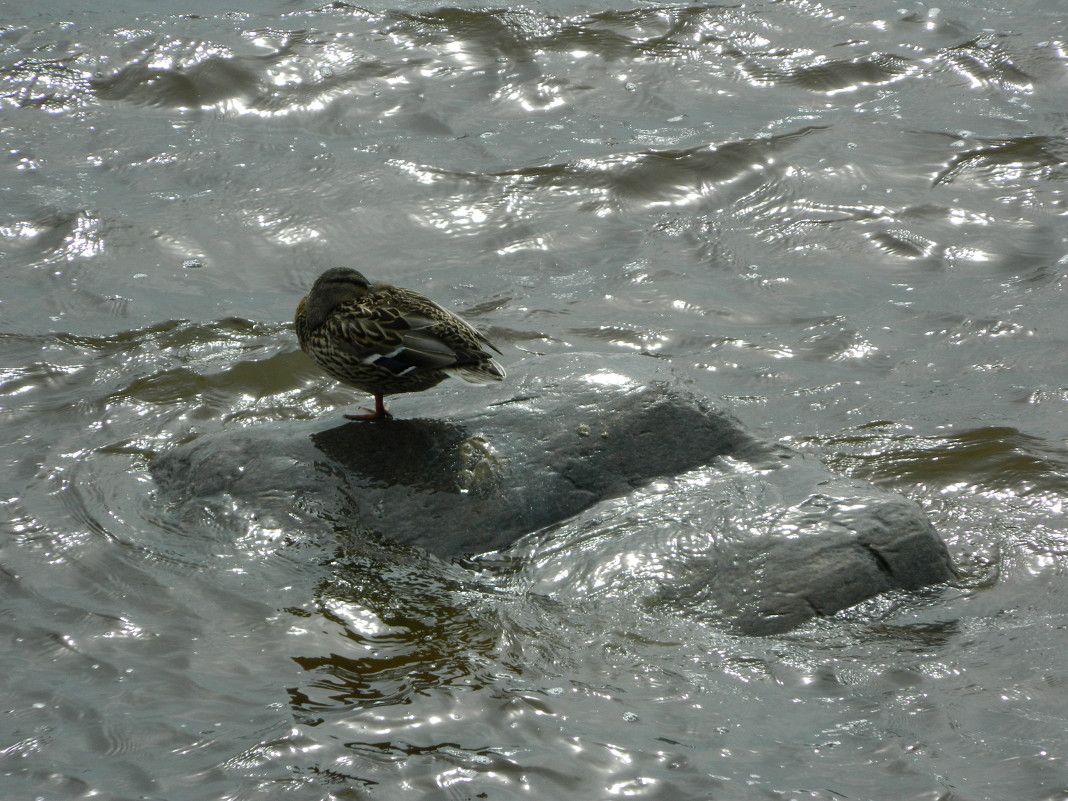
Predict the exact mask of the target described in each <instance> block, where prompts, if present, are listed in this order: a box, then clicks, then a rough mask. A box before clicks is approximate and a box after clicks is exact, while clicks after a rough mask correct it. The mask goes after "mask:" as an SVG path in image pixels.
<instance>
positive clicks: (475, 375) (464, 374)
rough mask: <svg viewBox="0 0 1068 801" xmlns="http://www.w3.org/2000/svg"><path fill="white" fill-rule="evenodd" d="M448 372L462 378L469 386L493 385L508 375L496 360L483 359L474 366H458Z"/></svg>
mask: <svg viewBox="0 0 1068 801" xmlns="http://www.w3.org/2000/svg"><path fill="white" fill-rule="evenodd" d="M446 372H448V373H450V374H451V375H454V376H456V377H457V378H462V379H463V380H464V381H466V382H467V383H469V384H492V383H493V382H494V381H502V380H503V379H504V377H505V376H506V375H508V374H507V373H506V372H505V371H504V368H503V367H501V366H500V365H499V364H498V363H497V362H496V361H495V360H494V359H482V360H481V361H478V362H476V363H474V364H458V365H456V366H455V367H450V368H448V369H447V370H446Z"/></svg>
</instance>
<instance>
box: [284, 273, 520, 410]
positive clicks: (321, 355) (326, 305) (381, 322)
mask: <svg viewBox="0 0 1068 801" xmlns="http://www.w3.org/2000/svg"><path fill="white" fill-rule="evenodd" d="M294 326H295V328H296V332H297V340H298V342H299V343H300V348H301V350H303V351H304V352H305V353H307V354H308V355H309V356H310V357H311V359H312V361H314V362H315V364H316V365H318V366H319V367H320V368H321V369H322V370H324V371H325V372H326V373H328V374H329V375H330V376H332V377H333V378H336V379H337V380H338V381H340V382H342V383H343V384H347V385H349V386H351V387H355V388H356V389H358V390H360V391H362V392H366V393H368V394H370V395H372V396H374V402H375V405H374V409H366V408H365V409H363V410H362V411H363V412H365V414H359V415H350V414H346V415H345V417H346V418H347V419H349V420H388V419H390V418H392V417H393V415H392V414H390V412H389V411H388V410H387V409H386V407H385V403H384V401H383V398H384V397H385V396H387V395H397V394H400V393H403V392H422V391H424V390H427V389H430V388H431V387H434V386H437V385H438V384H440V383H441V382H442V381H444V380H445V379H446V378H448V377H449V376H450V375H452V376H457V377H459V378H462V379H464V380H465V381H468V382H470V383H473V384H488V383H492V382H495V381H502V380H504V378H505V375H506V374H505V371H504V368H503V367H501V365H500V364H499V363H498V362H497V361H496V360H495V359H494V358H493V355H492V354H491V353H490V351H493V352H495V353H497V354H500V350H499V349H498V348H497V347H496V346H495V345H494V344H493V343H492V342H490V341H489V339H487V338H486V336H485V335H484V334H482V333H481V332H480V331H478V330H476V329H475V328H474V327H473V326H472V325H471V324H470V323H468V322H466V321H465V320H463V319H462V318H461V317H459V316H458V315H456V314H453V313H452V312H450V311H448V310H446V309H445V308H443V307H442V306H440V305H438V304H437V303H435V302H434V301H432V300H431V299H430V298H428V297H427V296H426V295H423V294H421V293H419V292H416V291H415V290H412V289H404V288H403V287H398V286H392V285H390V284H385V283H372V282H371V281H369V280H368V279H367V278H366V277H365V276H364V275H363V273H361V272H359V271H358V270H354V269H351V268H349V267H335V268H332V269H329V270H327V271H326V272H324V273H322V274H321V275H320V276H319V277H318V278H317V279H316V280H315V283H314V284H313V285H312V287H311V289H310V290H309V292H308V294H307V295H305V296H304V297H302V298H301V299H300V302H299V303H298V304H297V312H296V318H295V320H294Z"/></svg>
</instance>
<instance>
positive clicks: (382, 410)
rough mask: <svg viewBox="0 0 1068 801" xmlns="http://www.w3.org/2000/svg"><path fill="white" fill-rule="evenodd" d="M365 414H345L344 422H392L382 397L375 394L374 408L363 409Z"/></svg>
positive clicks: (391, 416)
mask: <svg viewBox="0 0 1068 801" xmlns="http://www.w3.org/2000/svg"><path fill="white" fill-rule="evenodd" d="M364 411H365V412H367V414H346V415H345V419H346V420H392V419H393V415H391V414H390V413H389V410H388V409H386V405H385V404H384V403H383V402H382V396H381V395H379V394H378V393H377V392H376V393H375V408H374V410H373V411H372V410H371V409H364Z"/></svg>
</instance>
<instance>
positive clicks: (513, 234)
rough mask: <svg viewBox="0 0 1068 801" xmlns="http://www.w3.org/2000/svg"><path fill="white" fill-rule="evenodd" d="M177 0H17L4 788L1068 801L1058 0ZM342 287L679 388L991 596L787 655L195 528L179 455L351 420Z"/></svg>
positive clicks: (66, 795) (259, 526) (4, 180)
mask: <svg viewBox="0 0 1068 801" xmlns="http://www.w3.org/2000/svg"><path fill="white" fill-rule="evenodd" d="M182 5H183V6H184V8H183V9H182V10H181V11H176V10H172V9H171V7H170V6H165V4H154V3H147V2H134V1H133V0H131V1H130V2H122V3H119V2H116V3H106V4H88V5H86V6H85V7H81V6H79V7H78V9H77V10H74V11H72V10H71V9H70V7H69V6H67V5H63V4H54V3H52V2H49V1H47V0H46V1H45V2H40V3H36V4H32V5H25V4H17V5H16V4H14V3H10V2H8V3H4V4H3V14H2V15H0V142H2V145H3V147H2V151H0V156H2V167H0V169H2V173H0V276H2V277H0V282H2V283H0V354H2V356H0V358H2V362H0V365H2V368H0V370H2V372H0V398H2V401H0V442H3V443H6V444H5V445H4V446H3V471H2V473H0V476H2V478H0V482H2V483H0V489H2V493H0V498H2V504H3V509H4V514H3V532H2V538H0V603H2V605H3V610H2V613H0V633H2V638H3V640H2V641H3V650H2V671H0V676H2V678H0V686H2V688H3V697H2V705H0V710H2V712H3V714H2V716H0V796H3V797H4V798H12V799H29V798H42V799H49V801H52V800H53V799H74V798H101V799H135V798H136V799H166V800H167V801H178V799H268V798H270V799H274V798H279V799H281V798H287V799H321V798H338V799H356V798H389V799H395V798H452V799H467V798H489V799H509V798H561V799H563V798H567V799H573V798H582V799H586V798H589V799H594V798H615V797H639V798H657V799H660V798H663V799H827V801H830V800H831V799H842V798H849V799H931V801H933V800H934V799H960V800H963V799H968V800H969V801H970V800H971V799H1009V798H1011V799H1064V798H1068V700H1066V698H1068V692H1066V688H1068V668H1066V666H1065V658H1064V657H1065V653H1066V652H1068V577H1066V564H1068V544H1066V524H1065V517H1064V504H1065V500H1066V497H1068V360H1066V359H1065V353H1066V348H1068V325H1066V323H1065V313H1064V308H1065V306H1066V297H1068V278H1066V273H1068V256H1066V254H1068V248H1066V244H1065V243H1066V239H1068V226H1066V224H1065V214H1066V209H1068V196H1066V193H1065V191H1066V190H1065V180H1066V179H1068V139H1066V131H1068V113H1066V111H1065V104H1064V98H1065V91H1066V89H1068V39H1066V35H1068V33H1066V29H1065V23H1064V19H1065V15H1064V7H1063V4H1062V3H1060V2H1058V1H1057V0H1034V2H1014V3H1012V4H1003V5H1001V6H984V8H988V9H991V10H985V11H984V10H980V9H979V7H978V5H977V4H974V3H960V2H953V3H947V4H944V5H942V6H941V7H940V8H934V7H929V6H925V5H921V4H916V3H912V2H909V3H905V4H886V3H877V2H872V0H867V1H866V2H858V3H849V4H841V3H839V4H834V3H829V4H828V3H819V2H806V1H804V0H796V1H791V2H772V1H770V0H769V1H768V2H755V3H742V4H729V5H720V6H672V5H668V6H647V7H631V6H627V7H620V8H616V9H607V10H606V9H604V8H603V7H592V6H581V5H578V4H575V5H569V4H565V3H559V2H556V3H553V2H548V3H543V4H532V5H527V6H523V7H520V8H516V9H512V10H485V9H481V8H474V7H470V8H463V9H455V8H454V9H441V8H436V7H434V6H430V5H416V6H412V7H410V8H408V9H406V10H404V9H395V10H378V9H366V8H362V7H357V6H350V5H347V4H345V3H334V4H329V5H326V6H322V7H318V8H317V7H315V6H313V5H305V4H300V3H275V4H273V6H272V5H271V4H260V3H256V4H253V3H246V4H244V5H231V6H228V7H223V6H219V5H217V4H214V3H185V4H182ZM336 264H351V265H353V266H357V267H360V268H361V269H363V270H364V271H365V272H367V273H368V274H369V275H371V276H372V277H373V278H378V279H385V280H389V281H392V282H396V283H400V284H402V285H409V286H416V287H419V288H420V289H423V290H424V291H427V292H428V293H430V294H432V295H433V296H435V297H437V298H438V299H440V300H442V301H443V302H445V303H447V304H448V305H450V306H452V307H454V308H457V309H462V310H464V311H465V313H466V315H467V316H468V317H469V318H470V319H472V320H473V321H475V322H477V323H478V324H479V325H482V326H484V327H486V329H487V330H488V331H489V332H490V334H491V335H492V336H493V338H494V339H495V340H496V341H497V342H498V343H499V344H501V345H502V349H504V350H505V357H504V361H505V362H508V361H518V360H520V359H524V358H525V359H536V358H537V355H538V354H548V353H559V352H566V351H574V352H586V353H589V354H591V356H590V359H591V361H595V360H596V358H597V354H608V353H617V352H621V351H623V352H634V353H640V354H645V355H647V356H648V357H650V358H658V359H662V360H665V363H667V364H670V366H671V368H672V369H674V370H675V371H676V372H677V374H678V375H679V378H680V380H681V381H685V382H688V383H689V385H690V386H691V388H692V389H693V390H694V391H697V392H700V393H706V394H708V395H710V396H712V397H714V398H715V399H717V400H719V401H722V402H723V403H725V404H726V405H728V406H729V407H730V408H732V409H733V410H734V411H735V413H737V414H738V416H739V417H741V418H742V420H743V421H744V422H745V423H746V424H747V425H748V426H749V427H750V428H751V429H752V430H753V431H755V432H756V433H758V434H759V435H761V436H764V437H766V438H768V439H771V440H778V441H782V442H784V443H786V444H789V445H792V446H793V447H796V448H799V449H801V450H803V451H805V452H807V453H809V454H811V455H812V457H814V458H820V459H822V460H824V461H825V462H826V463H827V464H829V465H830V466H831V467H832V468H833V469H834V470H836V471H840V472H843V473H847V474H850V475H853V476H855V477H859V478H866V479H869V480H872V481H874V482H876V483H878V484H880V485H882V486H886V487H888V488H892V489H895V490H897V491H899V492H902V493H904V494H906V495H908V496H910V497H912V498H915V499H916V500H918V501H919V502H920V503H921V504H922V505H923V506H924V507H925V508H926V509H927V511H928V512H929V514H930V515H931V517H932V519H933V520H934V522H935V524H936V525H937V526H938V528H939V530H940V532H941V533H942V535H943V537H944V538H945V539H946V541H947V543H948V544H949V546H950V550H951V551H952V553H953V555H954V557H955V558H956V559H957V561H958V563H959V565H960V567H961V571H962V579H961V581H960V583H959V585H957V586H953V587H941V588H935V589H932V590H930V591H926V592H922V593H916V594H911V595H908V596H902V597H887V598H881V599H877V600H876V601H873V602H871V603H869V604H865V605H863V606H862V607H859V608H855V609H852V610H849V611H847V612H845V613H842V614H840V615H838V616H836V617H834V618H832V619H828V620H822V621H819V622H817V623H813V624H811V625H810V626H807V627H806V628H804V629H802V630H800V631H798V632H795V633H793V634H791V635H787V636H780V637H769V638H744V637H739V636H734V635H731V634H729V633H725V632H723V631H720V630H718V629H717V628H716V627H715V626H710V625H707V624H705V623H703V622H701V621H699V620H690V619H687V618H686V617H685V616H669V615H665V614H655V613H653V612H650V611H649V610H643V609H642V608H640V607H638V606H636V605H635V604H633V603H629V602H628V599H627V598H626V597H612V598H601V599H597V600H593V599H590V600H583V599H581V598H577V599H575V598H553V597H546V596H542V595H539V594H535V593H530V592H525V591H523V587H522V586H520V585H517V584H510V583H508V582H506V581H503V582H502V581H497V582H495V581H492V580H491V579H490V578H488V577H486V576H482V575H480V574H479V573H477V572H476V571H474V570H471V569H467V568H464V567H461V566H459V565H455V566H449V567H446V568H441V567H440V566H436V569H435V570H433V571H431V570H422V569H421V565H424V564H427V560H428V559H429V558H430V557H428V556H426V555H424V554H421V553H419V552H417V551H410V552H409V551H403V550H402V551H398V550H397V548H396V547H395V546H393V545H391V543H390V542H388V541H387V540H383V539H375V538H374V537H373V536H371V535H360V536H357V535H356V534H350V535H345V534H344V532H339V530H338V529H337V528H336V527H331V526H328V525H325V524H323V521H321V520H316V519H313V518H314V516H312V515H305V514H302V513H299V512H298V511H296V510H295V511H293V513H292V514H290V515H288V516H286V515H278V514H271V515H266V514H265V515H262V516H254V515H252V516H250V515H248V514H247V512H245V511H242V510H237V509H235V510H234V512H233V514H232V515H229V516H227V515H226V514H223V513H218V514H217V515H216V516H215V517H213V518H210V519H207V520H206V521H205V520H200V521H198V522H197V523H196V524H195V525H193V524H191V523H190V522H189V521H183V519H182V518H181V516H180V515H177V514H175V512H174V510H173V509H171V508H169V507H168V506H167V504H166V503H164V502H163V500H162V499H160V498H159V497H158V496H157V492H156V488H155V487H154V485H153V483H152V481H151V479H150V478H149V475H148V472H147V465H148V463H149V461H150V460H151V458H152V456H153V455H154V454H157V453H159V452H162V451H164V450H166V449H168V448H169V447H171V446H173V445H175V444H177V443H180V442H183V441H186V440H189V439H191V438H195V437H199V436H203V435H205V434H210V433H212V432H216V431H220V430H225V429H229V428H234V427H241V426H252V425H257V424H260V423H263V422H267V421H284V420H291V419H307V418H312V417H317V416H322V415H333V416H337V415H339V414H340V411H341V410H342V408H343V407H346V406H348V405H349V404H351V403H353V402H354V396H353V393H351V392H349V391H347V390H344V389H342V388H339V387H337V386H335V385H333V384H331V383H330V382H328V381H327V380H325V378H324V376H323V375H322V374H321V373H319V372H318V371H317V370H316V369H315V368H314V367H313V366H312V365H311V364H310V362H308V361H307V360H306V358H305V357H304V356H303V355H302V354H300V353H299V352H298V351H297V348H296V342H295V337H294V335H293V333H292V330H291V328H290V325H289V320H290V319H291V316H292V311H293V307H294V306H295V303H296V300H297V298H298V297H299V296H300V295H301V294H302V293H303V291H304V290H305V289H306V287H307V286H308V284H309V283H310V281H311V280H312V278H313V277H314V276H315V275H316V274H317V273H318V271H320V270H321V269H323V268H324V267H326V266H332V265H336ZM435 393H436V394H437V395H438V396H440V397H443V398H445V399H449V398H453V399H460V400H462V401H463V402H468V399H470V401H469V402H471V403H478V397H477V390H472V389H471V388H469V387H466V386H464V385H462V384H461V383H460V382H454V383H452V384H445V385H442V386H441V387H440V388H438V389H437V390H435ZM472 393H476V394H472ZM433 402H435V401H431V400H429V399H428V400H423V399H421V398H404V399H398V400H397V402H396V404H395V411H398V412H399V413H401V414H404V413H408V412H410V413H413V414H414V413H417V412H418V411H419V410H420V409H422V408H426V407H424V406H421V405H420V404H424V403H433ZM635 514H640V510H638V511H636V512H635ZM683 524H684V521H682V522H681V523H680V525H683ZM557 569H559V565H558V566H557Z"/></svg>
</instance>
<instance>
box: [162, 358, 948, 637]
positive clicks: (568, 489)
mask: <svg viewBox="0 0 1068 801" xmlns="http://www.w3.org/2000/svg"><path fill="white" fill-rule="evenodd" d="M648 361H649V360H647V359H642V358H640V357H637V358H631V357H617V358H614V359H611V360H608V362H607V366H605V365H606V363H605V361H604V360H600V361H599V364H601V365H602V366H601V367H599V368H597V369H594V370H592V371H590V370H586V371H584V370H583V359H582V357H581V356H580V355H578V356H576V355H569V356H565V357H551V358H548V359H538V360H533V361H532V362H531V363H528V364H527V365H521V366H520V368H519V370H518V371H517V372H518V373H519V375H518V376H513V378H512V379H511V380H510V382H509V385H507V386H502V387H500V388H496V387H495V388H492V389H488V390H486V391H484V392H483V391H477V392H478V398H479V400H480V401H482V403H480V404H479V408H480V409H481V410H480V411H467V412H464V411H462V410H457V409H451V410H448V411H447V413H445V414H443V415H442V416H441V417H440V418H436V419H432V418H429V417H421V416H417V417H414V418H411V419H394V420H389V421H381V422H347V423H342V424H341V425H338V424H337V420H336V418H331V419H328V420H317V421H311V422H285V423H273V424H267V425H262V426H255V427H251V428H247V429H239V430H234V431H229V432H223V433H218V434H214V435H209V436H205V437H202V438H200V439H197V440H194V441H192V442H189V443H186V444H183V445H180V446H178V447H176V448H174V449H172V450H171V451H169V452H166V453H164V454H162V455H161V456H159V457H157V458H156V459H155V460H154V462H153V463H152V474H153V476H154V478H155V480H156V482H157V483H158V484H159V486H160V487H161V488H162V489H163V490H164V493H165V496H166V497H167V498H168V499H169V500H170V501H171V502H173V503H176V504H178V505H179V506H182V505H184V506H187V507H189V508H190V509H193V510H195V509H196V508H207V509H212V514H216V515H217V514H218V513H219V510H221V509H223V508H229V507H232V505H233V504H238V505H240V506H243V507H245V508H246V509H250V510H251V511H253V512H254V513H258V514H264V515H270V514H274V515H279V514H288V513H290V512H291V511H292V509H294V508H299V509H303V510H305V513H308V510H311V511H310V513H311V514H312V515H314V516H316V517H319V518H321V519H324V520H326V521H328V522H329V523H330V524H331V525H334V526H337V527H341V528H344V529H347V530H353V529H363V530H366V531H369V532H375V533H376V534H380V535H382V537H384V538H385V539H386V540H387V541H391V542H394V543H396V544H398V545H413V546H418V547H419V548H422V549H425V550H427V551H429V552H431V553H433V554H435V555H437V556H438V557H441V558H445V559H451V558H462V557H471V556H476V557H477V556H478V555H485V556H484V557H483V559H482V561H483V563H484V564H486V565H491V564H500V563H501V562H502V561H504V562H508V561H509V560H512V561H516V560H517V563H518V564H521V565H522V566H521V567H520V568H519V571H520V573H521V574H522V578H521V581H522V583H523V584H525V585H526V586H528V587H529V588H530V589H532V590H534V591H537V592H543V593H547V594H554V595H559V596H566V595H574V596H576V597H591V596H597V595H610V594H615V593H631V594H634V593H635V592H638V593H639V594H642V595H644V596H645V597H646V599H647V600H650V601H652V602H655V603H660V604H667V605H670V606H678V607H680V608H682V607H685V608H686V609H687V610H688V613H690V614H696V615H697V616H698V617H700V616H702V615H705V616H708V617H711V618H713V619H715V620H719V621H722V622H724V623H726V624H727V625H730V626H732V627H734V628H738V629H740V630H742V631H745V632H747V633H754V634H765V633H773V632H778V631H784V630H788V629H789V628H791V627H793V626H796V625H798V624H800V623H802V622H804V621H805V620H807V619H810V618H811V617H813V616H816V615H826V614H831V613H833V612H836V611H838V610H841V609H843V608H845V607H848V606H851V605H853V604H855V603H857V602H859V601H862V600H865V599H867V598H870V597H872V596H873V595H876V594H878V593H880V592H885V591H888V590H894V589H916V588H919V587H922V586H925V585H929V584H934V583H939V582H944V581H947V580H949V579H951V578H952V577H953V575H954V574H953V568H952V566H951V564H950V561H949V557H948V554H947V552H946V548H945V546H944V544H943V543H942V541H941V539H940V538H939V536H938V534H937V533H936V531H935V530H934V528H933V527H932V526H931V524H930V523H929V522H928V520H927V518H926V517H925V515H924V513H923V512H922V510H921V509H920V508H919V507H918V506H917V505H916V504H914V503H912V502H911V501H908V500H906V499H904V498H902V497H900V496H897V495H893V494H889V493H886V492H883V491H881V490H878V489H876V488H875V487H873V486H871V485H868V484H866V483H864V482H858V481H851V480H848V479H844V478H840V477H836V476H834V475H832V474H831V473H829V472H828V471H827V470H826V469H825V468H824V467H823V466H822V465H821V464H820V463H819V462H818V461H816V460H813V459H805V458H801V457H799V456H798V455H797V454H794V453H792V452H790V451H789V450H787V449H783V448H781V447H774V448H773V447H770V446H767V445H765V444H763V443H761V442H760V441H758V440H757V439H756V438H754V437H753V436H751V435H749V434H748V433H747V432H746V431H744V430H743V429H742V428H741V427H740V425H739V424H738V423H737V421H736V420H735V419H734V418H733V417H732V416H731V415H730V414H728V413H726V412H724V411H722V410H719V409H717V408H715V407H714V406H712V405H711V404H710V403H709V402H708V401H707V400H705V399H703V398H700V397H698V396H696V395H694V394H692V393H690V392H689V391H687V390H685V389H683V388H682V387H680V386H679V385H678V383H677V382H673V381H672V379H671V378H670V377H669V376H664V375H660V374H659V373H657V372H656V371H655V369H650V368H649V367H648V366H647V363H648ZM546 374H547V375H553V376H556V378H554V379H553V380H552V381H546V380H544V379H543V378H541V377H540V376H543V375H546ZM560 376H564V377H563V378H561V377H560ZM433 402H435V401H433V400H432V401H431V403H433ZM398 403H399V404H404V405H407V406H409V407H411V406H413V405H415V404H413V403H412V402H411V401H410V400H409V399H408V398H405V400H404V401H401V400H399V399H398ZM439 403H440V401H439ZM591 543H592V544H591ZM576 550H578V551H581V556H578V557H577V556H576V553H575V551H576ZM633 550H640V551H641V557H642V558H640V559H635V560H626V559H620V558H619V555H620V554H621V553H622V554H625V553H626V552H628V551H633ZM598 551H603V555H604V559H601V560H599V559H597V553H598ZM654 554H655V555H656V557H657V558H650V557H651V556H653V555H654ZM478 562H479V560H478V559H476V560H475V562H474V564H478ZM627 564H640V565H642V568H641V570H640V572H638V573H634V572H632V571H630V570H628V569H627V568H626V565H627ZM581 565H588V566H589V569H582V568H576V566H581ZM636 588H640V589H637V590H636Z"/></svg>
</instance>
